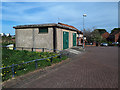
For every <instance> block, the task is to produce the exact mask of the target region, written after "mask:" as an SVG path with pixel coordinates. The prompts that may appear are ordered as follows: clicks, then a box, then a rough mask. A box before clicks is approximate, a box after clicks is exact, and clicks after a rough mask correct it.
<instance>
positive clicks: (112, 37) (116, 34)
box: [109, 29, 120, 42]
mask: <svg viewBox="0 0 120 90" xmlns="http://www.w3.org/2000/svg"><path fill="white" fill-rule="evenodd" d="M119 39H120V29H118V30H116V31H114V32H112V33H111V34H110V35H109V41H111V42H118V41H119Z"/></svg>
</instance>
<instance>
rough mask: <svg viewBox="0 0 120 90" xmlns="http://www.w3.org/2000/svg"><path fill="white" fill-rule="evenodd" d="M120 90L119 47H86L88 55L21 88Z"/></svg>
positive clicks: (77, 57)
mask: <svg viewBox="0 0 120 90" xmlns="http://www.w3.org/2000/svg"><path fill="white" fill-rule="evenodd" d="M22 87H23V88H118V47H86V53H84V54H83V55H77V56H75V57H74V58H72V60H71V61H70V62H69V63H67V64H64V65H62V66H61V67H58V68H57V70H55V71H53V72H51V73H49V74H47V75H45V76H44V77H42V78H37V79H35V80H32V81H31V82H28V83H26V84H24V85H22V86H21V88H22Z"/></svg>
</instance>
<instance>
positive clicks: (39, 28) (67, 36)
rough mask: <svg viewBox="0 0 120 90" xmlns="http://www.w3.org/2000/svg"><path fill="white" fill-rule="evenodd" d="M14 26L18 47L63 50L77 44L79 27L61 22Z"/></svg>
mask: <svg viewBox="0 0 120 90" xmlns="http://www.w3.org/2000/svg"><path fill="white" fill-rule="evenodd" d="M13 28H15V35H16V37H15V40H16V47H29V48H49V49H58V50H63V49H67V48H71V47H73V46H76V44H77V37H76V36H77V29H76V28H73V27H70V26H67V25H62V24H60V23H58V24H56V23H50V24H33V25H18V26H15V27H13Z"/></svg>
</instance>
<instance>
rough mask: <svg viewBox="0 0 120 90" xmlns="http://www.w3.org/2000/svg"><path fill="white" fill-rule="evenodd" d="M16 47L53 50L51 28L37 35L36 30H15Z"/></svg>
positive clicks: (37, 31) (37, 30)
mask: <svg viewBox="0 0 120 90" xmlns="http://www.w3.org/2000/svg"><path fill="white" fill-rule="evenodd" d="M16 47H29V48H49V49H53V28H48V33H39V29H38V28H27V29H16Z"/></svg>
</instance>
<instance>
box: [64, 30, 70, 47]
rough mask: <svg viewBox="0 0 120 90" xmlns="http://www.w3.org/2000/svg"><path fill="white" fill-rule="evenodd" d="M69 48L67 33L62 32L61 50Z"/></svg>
mask: <svg viewBox="0 0 120 90" xmlns="http://www.w3.org/2000/svg"><path fill="white" fill-rule="evenodd" d="M67 48H69V32H65V31H63V49H67Z"/></svg>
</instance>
